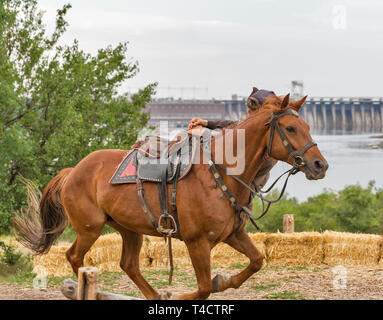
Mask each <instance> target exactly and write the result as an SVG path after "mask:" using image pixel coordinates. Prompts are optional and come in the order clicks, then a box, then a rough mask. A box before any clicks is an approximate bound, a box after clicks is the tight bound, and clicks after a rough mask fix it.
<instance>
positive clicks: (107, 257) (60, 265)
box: [33, 233, 149, 277]
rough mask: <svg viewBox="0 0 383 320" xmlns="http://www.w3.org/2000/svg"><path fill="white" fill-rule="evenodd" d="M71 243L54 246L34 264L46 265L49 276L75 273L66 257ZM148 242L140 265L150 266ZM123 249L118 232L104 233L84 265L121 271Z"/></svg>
mask: <svg viewBox="0 0 383 320" xmlns="http://www.w3.org/2000/svg"><path fill="white" fill-rule="evenodd" d="M70 246H71V245H70V244H64V245H63V244H60V245H56V246H52V247H51V249H50V250H49V252H48V253H47V254H45V255H42V256H36V257H35V258H34V260H33V264H34V266H41V267H44V268H45V270H46V272H47V275H48V276H55V277H61V276H67V275H71V274H72V273H73V271H72V267H71V265H70V264H69V262H68V261H67V259H66V256H65V253H66V251H67V250H68V249H69V248H70ZM146 246H148V242H147V241H144V242H143V248H142V249H141V252H140V267H147V266H149V259H148V257H147V256H146V254H145V247H146ZM121 251H122V239H121V236H120V235H119V234H117V233H111V234H107V235H103V236H101V237H99V238H98V239H97V241H96V242H95V243H94V244H93V246H92V247H91V249H90V250H89V252H87V254H86V255H85V257H84V266H86V267H97V268H99V270H100V272H103V271H121V268H120V259H121Z"/></svg>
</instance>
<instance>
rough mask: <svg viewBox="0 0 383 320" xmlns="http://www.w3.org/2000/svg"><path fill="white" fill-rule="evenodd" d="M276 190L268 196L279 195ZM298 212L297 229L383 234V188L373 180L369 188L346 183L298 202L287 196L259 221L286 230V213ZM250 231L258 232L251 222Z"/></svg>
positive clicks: (258, 208)
mask: <svg viewBox="0 0 383 320" xmlns="http://www.w3.org/2000/svg"><path fill="white" fill-rule="evenodd" d="M277 195H278V191H274V192H273V193H272V194H271V195H269V196H268V197H267V198H276V197H277ZM261 209H262V208H261V205H260V203H259V201H255V203H254V209H253V211H254V212H255V213H256V214H255V215H259V213H260V212H261ZM284 214H294V215H295V217H294V218H295V231H297V232H301V231H324V230H334V231H344V232H354V233H358V232H360V233H382V231H383V190H381V189H377V188H375V186H374V182H373V181H371V182H370V183H369V185H368V186H367V188H362V187H361V186H360V185H359V184H357V185H351V186H346V187H345V188H344V189H343V190H340V191H338V192H334V191H329V190H324V192H323V193H321V194H319V195H317V196H314V197H310V198H308V199H307V200H306V201H304V202H302V203H298V201H297V200H296V199H295V198H288V195H285V196H284V197H283V198H282V199H281V200H280V201H279V202H277V203H275V204H272V205H271V208H270V210H269V212H268V213H267V214H266V215H265V216H264V217H263V218H262V219H261V220H260V221H259V226H260V227H261V228H262V230H263V231H266V232H276V231H277V230H280V231H282V229H283V218H282V217H283V215H284ZM247 230H249V231H255V228H254V227H253V226H252V225H251V223H248V225H247Z"/></svg>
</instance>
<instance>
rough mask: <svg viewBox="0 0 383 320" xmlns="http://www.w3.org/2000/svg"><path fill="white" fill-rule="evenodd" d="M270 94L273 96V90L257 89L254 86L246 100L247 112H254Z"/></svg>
mask: <svg viewBox="0 0 383 320" xmlns="http://www.w3.org/2000/svg"><path fill="white" fill-rule="evenodd" d="M272 96H275V93H274V91H269V90H264V89H261V90H258V89H257V88H256V87H253V91H252V92H251V94H250V96H249V97H248V98H247V100H246V107H247V113H248V115H250V114H251V113H252V112H255V111H257V110H258V109H259V107H260V106H261V105H262V104H263V102H264V101H265V100H266V99H267V98H270V97H272Z"/></svg>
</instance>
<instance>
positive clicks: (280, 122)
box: [262, 94, 328, 180]
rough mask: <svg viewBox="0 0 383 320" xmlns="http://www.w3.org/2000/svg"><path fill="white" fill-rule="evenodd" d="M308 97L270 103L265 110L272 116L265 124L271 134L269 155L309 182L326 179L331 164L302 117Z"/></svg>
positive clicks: (277, 98)
mask: <svg viewBox="0 0 383 320" xmlns="http://www.w3.org/2000/svg"><path fill="white" fill-rule="evenodd" d="M305 100H306V97H304V98H302V99H301V100H299V101H296V102H292V101H290V94H288V95H287V96H285V97H284V98H283V99H282V98H279V97H271V98H268V99H266V101H265V103H264V105H263V107H262V110H263V111H269V112H270V120H269V121H268V122H267V123H265V125H266V126H268V127H269V130H268V133H267V135H268V147H267V152H268V155H269V156H270V157H272V158H275V159H277V160H281V161H284V162H287V163H289V164H291V165H293V166H295V167H296V168H297V169H299V170H300V171H302V172H304V173H305V174H306V178H307V179H309V180H317V179H322V178H324V176H325V174H326V171H327V168H328V164H327V161H326V159H325V158H324V157H323V156H322V154H321V152H320V151H319V149H318V147H317V145H316V143H314V142H313V141H312V138H311V135H310V127H309V126H308V125H307V123H306V122H305V121H303V119H302V118H300V117H299V113H298V112H299V109H300V108H301V107H302V105H303V104H304V102H305Z"/></svg>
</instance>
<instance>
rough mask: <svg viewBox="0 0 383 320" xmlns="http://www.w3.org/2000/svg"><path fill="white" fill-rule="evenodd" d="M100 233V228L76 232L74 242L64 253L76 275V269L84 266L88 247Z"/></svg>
mask: <svg viewBox="0 0 383 320" xmlns="http://www.w3.org/2000/svg"><path fill="white" fill-rule="evenodd" d="M101 231H102V226H101V228H99V229H97V230H92V231H91V232H89V231H80V232H77V237H76V240H75V242H74V243H73V244H72V246H71V247H70V248H69V250H68V251H67V252H66V257H67V259H68V261H69V263H70V264H71V266H72V269H73V271H74V272H75V273H76V275H78V269H79V268H81V267H82V266H83V265H84V256H85V254H86V253H87V252H88V251H89V249H90V247H91V246H92V245H93V244H94V243H95V241H96V240H97V239H98V237H99V236H100V234H101Z"/></svg>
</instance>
